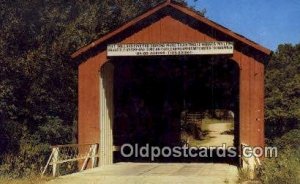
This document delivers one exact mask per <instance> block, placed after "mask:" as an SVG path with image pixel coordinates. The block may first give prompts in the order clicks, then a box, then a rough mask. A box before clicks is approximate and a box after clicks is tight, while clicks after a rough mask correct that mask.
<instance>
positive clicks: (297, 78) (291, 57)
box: [266, 44, 300, 138]
mask: <svg viewBox="0 0 300 184" xmlns="http://www.w3.org/2000/svg"><path fill="white" fill-rule="evenodd" d="M266 69H267V71H266V126H267V127H266V130H267V131H266V135H267V137H269V138H271V137H274V136H280V135H282V134H284V133H285V132H287V131H289V130H291V129H294V128H297V127H299V125H300V123H299V122H300V99H299V97H300V72H299V71H300V44H297V45H295V46H293V45H290V44H285V45H279V47H278V49H277V51H276V52H275V53H274V55H273V56H272V59H271V61H270V62H269V65H268V66H267V68H266Z"/></svg>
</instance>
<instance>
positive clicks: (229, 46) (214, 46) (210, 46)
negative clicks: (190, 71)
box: [107, 41, 234, 56]
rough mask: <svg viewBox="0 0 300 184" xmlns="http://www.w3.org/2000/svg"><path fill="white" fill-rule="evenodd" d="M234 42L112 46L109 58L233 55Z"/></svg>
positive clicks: (108, 52) (108, 53) (108, 49)
mask: <svg viewBox="0 0 300 184" xmlns="http://www.w3.org/2000/svg"><path fill="white" fill-rule="evenodd" d="M233 50H234V46H233V42H223V41H216V42H195V43H154V44H151V43H149V44H148V43H146V44H144V43H143V44H110V45H108V46H107V56H173V55H220V54H233Z"/></svg>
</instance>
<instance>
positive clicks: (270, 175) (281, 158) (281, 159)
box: [258, 130, 300, 184]
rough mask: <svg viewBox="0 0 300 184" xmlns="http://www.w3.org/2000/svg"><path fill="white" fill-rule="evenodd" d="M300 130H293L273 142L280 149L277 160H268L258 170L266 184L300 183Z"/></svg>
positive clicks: (259, 175) (260, 177)
mask: <svg viewBox="0 0 300 184" xmlns="http://www.w3.org/2000/svg"><path fill="white" fill-rule="evenodd" d="M299 138H300V130H293V131H291V132H289V133H287V134H285V135H284V136H282V137H281V138H277V139H275V140H274V142H273V146H277V147H278V157H277V158H266V159H265V160H264V162H263V165H262V167H261V168H259V170H258V178H259V179H260V180H261V181H262V182H263V183H265V184H269V183H270V184H276V183H278V184H282V183H286V184H297V183H300V182H299V181H300V175H299V174H300V158H299V155H300V147H299V145H300V139H299Z"/></svg>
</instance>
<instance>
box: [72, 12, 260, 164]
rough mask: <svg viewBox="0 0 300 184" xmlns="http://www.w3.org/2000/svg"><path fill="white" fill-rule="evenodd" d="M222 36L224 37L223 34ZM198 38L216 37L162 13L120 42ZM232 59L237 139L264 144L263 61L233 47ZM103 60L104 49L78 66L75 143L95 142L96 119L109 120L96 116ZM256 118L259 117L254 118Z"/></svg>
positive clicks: (96, 136)
mask: <svg viewBox="0 0 300 184" xmlns="http://www.w3.org/2000/svg"><path fill="white" fill-rule="evenodd" d="M213 35H214V34H213ZM224 38H227V37H226V36H224ZM201 41H216V38H212V37H210V36H208V35H207V34H206V33H204V32H201V28H199V29H198V30H196V29H194V28H192V27H190V26H188V25H186V24H185V23H182V22H180V21H178V20H175V19H174V18H172V17H171V16H165V17H163V18H161V19H160V20H158V21H156V22H154V23H152V24H151V25H149V26H148V27H145V28H143V29H141V30H139V31H137V32H135V33H132V35H131V36H128V37H127V38H125V39H124V40H122V41H121V43H159V42H201ZM220 41H223V40H220ZM227 41H228V40H227ZM229 41H230V40H229ZM232 59H233V60H234V61H235V62H237V63H238V64H239V67H240V106H239V107H240V122H239V123H240V143H245V144H249V145H264V124H263V123H264V111H263V110H264V103H263V101H264V65H263V64H262V63H259V62H258V61H256V60H255V59H253V58H251V57H249V56H247V55H246V54H244V53H242V52H239V51H237V50H235V51H234V54H233V56H232ZM106 61H107V57H106V52H105V51H104V52H101V53H99V54H97V55H96V56H94V57H91V58H88V59H87V60H86V61H85V62H83V63H81V64H80V66H79V82H78V93H79V94H78V99H79V103H78V110H79V114H78V116H79V117H78V136H79V144H82V143H98V142H99V141H100V134H106V133H107V132H102V131H104V130H100V127H99V124H100V123H104V122H107V121H109V120H108V119H105V118H107V117H101V118H100V104H102V105H101V108H103V105H104V104H103V102H101V101H102V100H103V99H100V95H99V94H100V89H99V88H100V85H99V84H100V81H99V80H100V77H99V70H100V67H101V65H102V64H103V63H105V62H106ZM255 74H256V75H255ZM112 106H113V105H112ZM103 118H104V119H103ZM100 119H101V120H100ZM257 119H260V120H258V121H257ZM99 121H101V122H99ZM110 121H111V120H110ZM100 144H101V143H100ZM107 144H112V143H107ZM107 162H110V161H107Z"/></svg>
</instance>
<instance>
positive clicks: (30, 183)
mask: <svg viewBox="0 0 300 184" xmlns="http://www.w3.org/2000/svg"><path fill="white" fill-rule="evenodd" d="M49 180H50V178H47V177H44V178H41V176H31V177H27V178H20V179H12V178H9V177H5V176H0V183H3V184H4V183H5V184H45V183H46V182H47V181H49Z"/></svg>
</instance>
